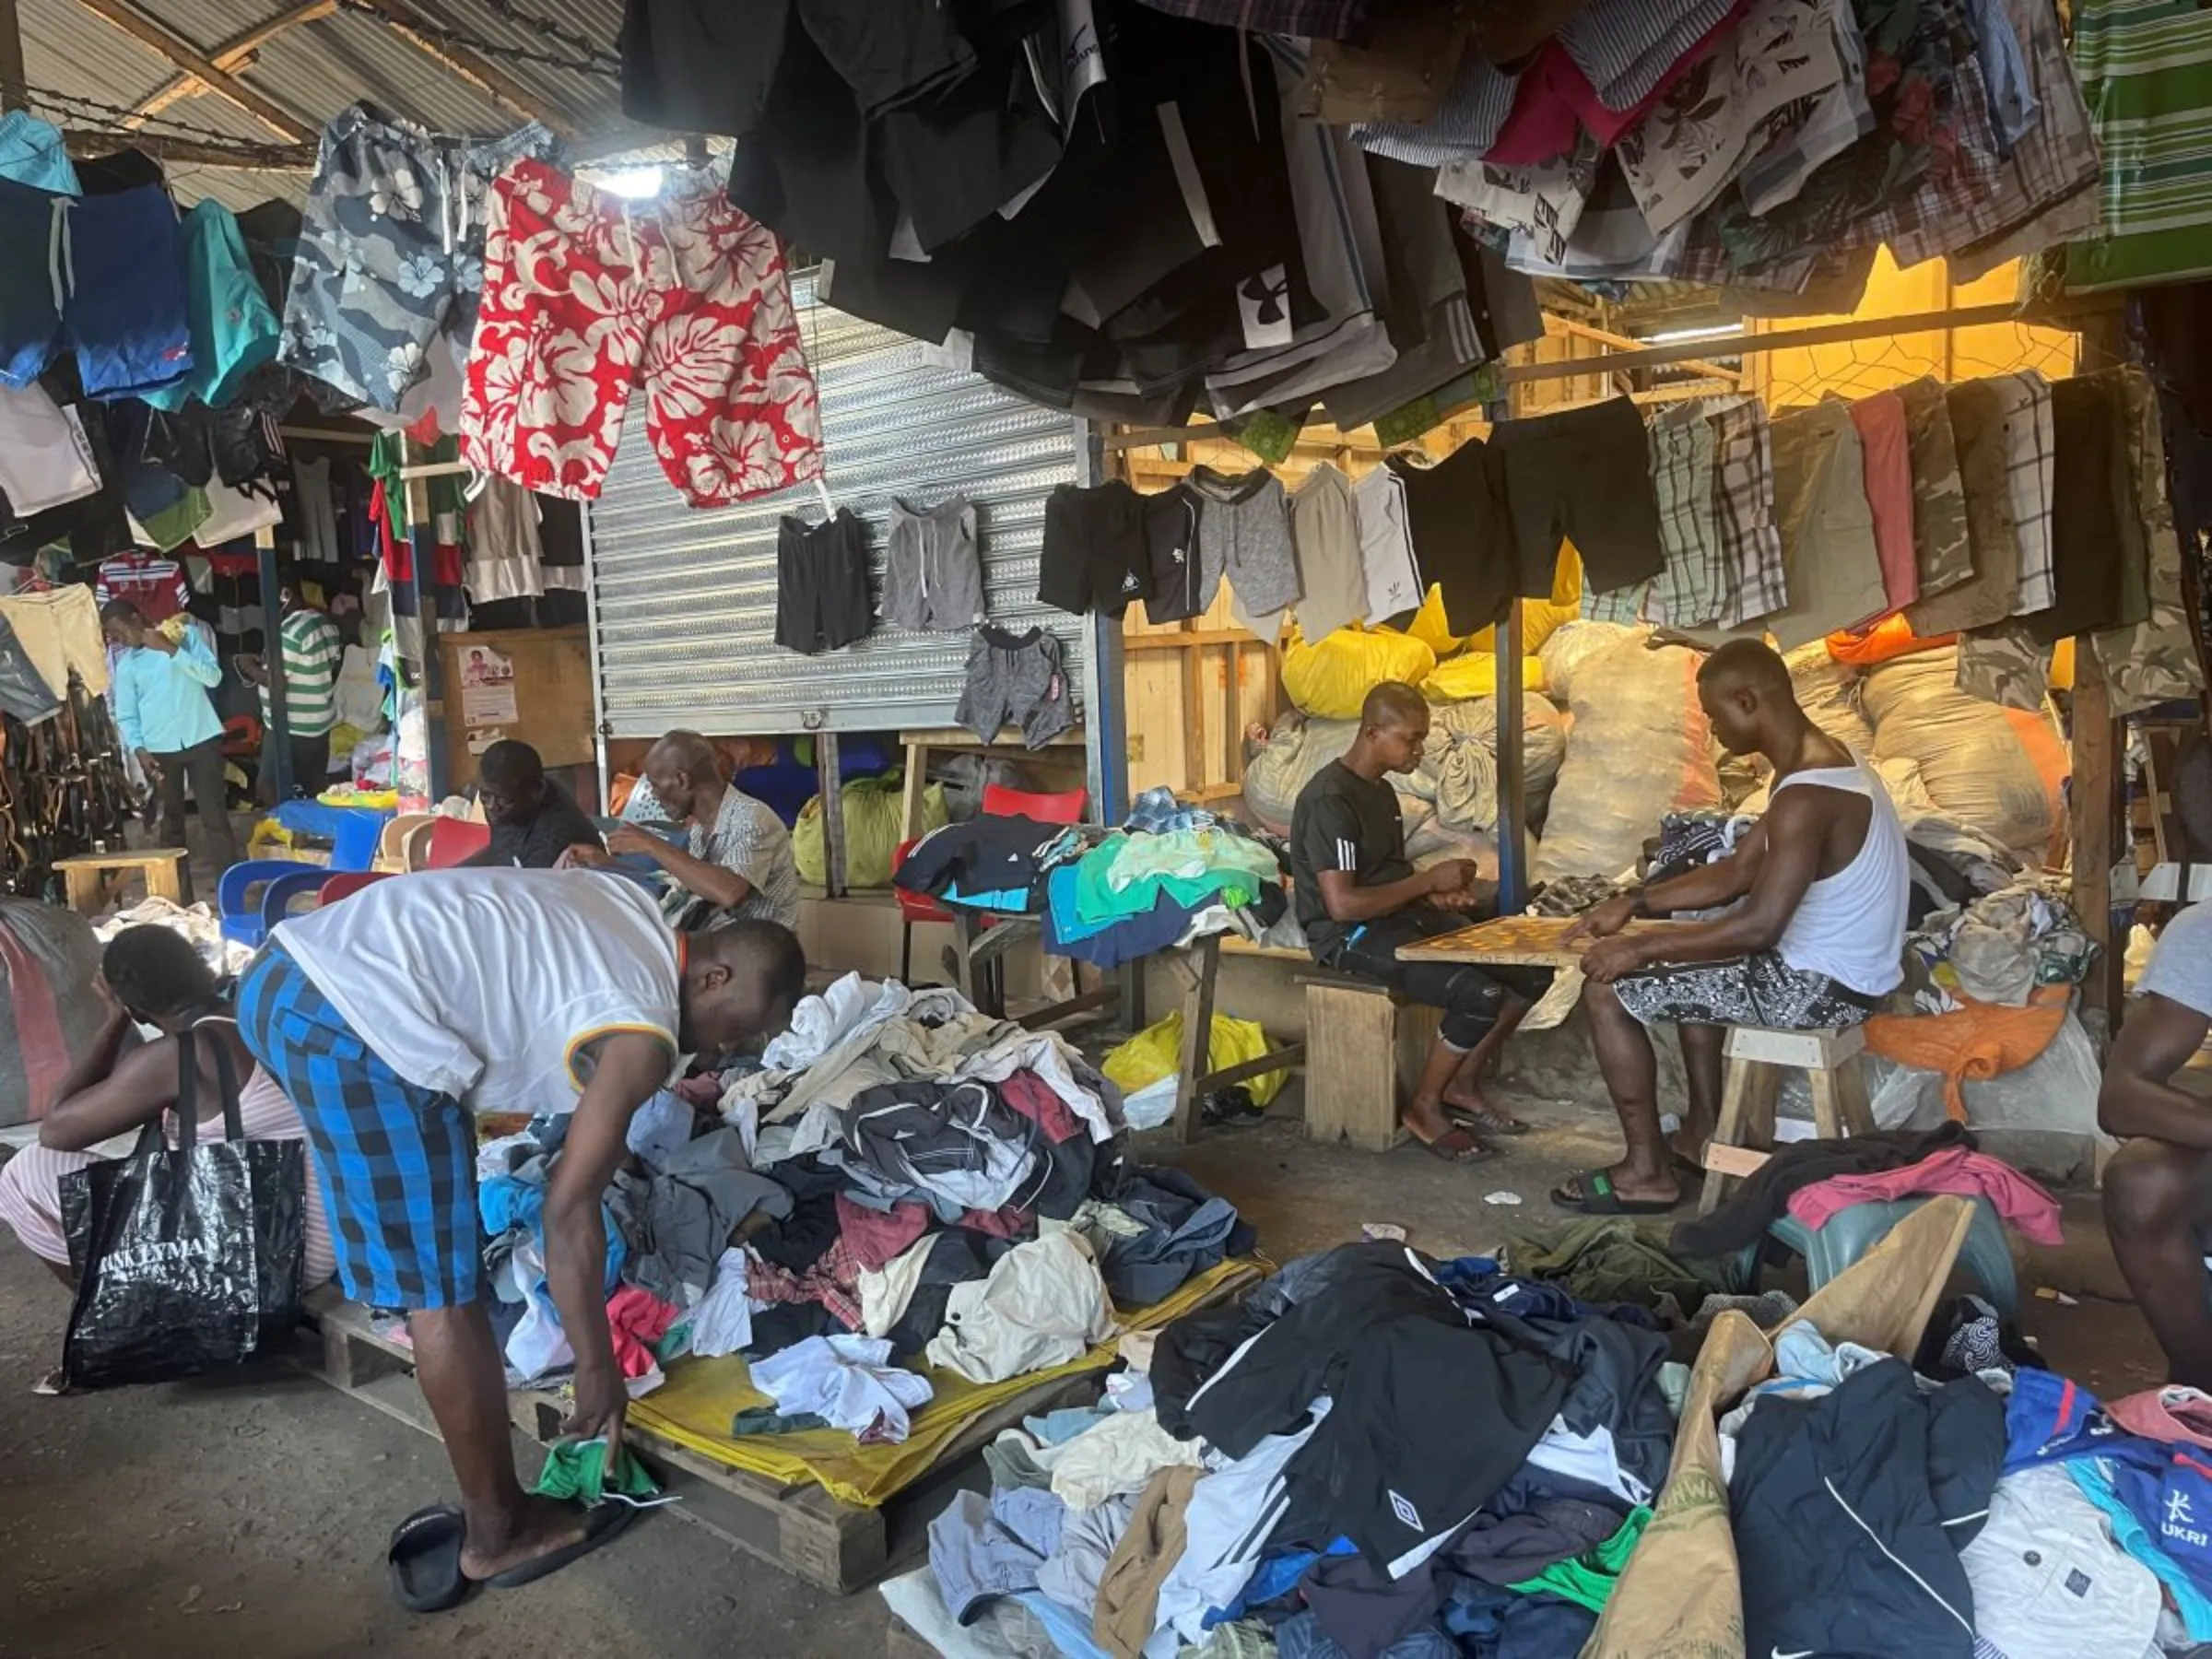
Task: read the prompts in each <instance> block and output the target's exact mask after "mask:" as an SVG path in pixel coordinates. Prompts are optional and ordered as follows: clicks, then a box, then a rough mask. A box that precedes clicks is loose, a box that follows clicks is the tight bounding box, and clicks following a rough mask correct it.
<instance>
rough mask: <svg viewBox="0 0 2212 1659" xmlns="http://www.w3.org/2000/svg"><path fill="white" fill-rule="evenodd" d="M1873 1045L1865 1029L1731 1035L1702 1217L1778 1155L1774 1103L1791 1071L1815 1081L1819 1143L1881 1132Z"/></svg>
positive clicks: (1743, 1029)
mask: <svg viewBox="0 0 2212 1659" xmlns="http://www.w3.org/2000/svg"><path fill="white" fill-rule="evenodd" d="M1865 1048H1866V1033H1865V1031H1864V1030H1861V1029H1860V1028H1859V1027H1857V1026H1852V1027H1850V1028H1848V1029H1846V1030H1840V1031H1770V1030H1764V1029H1763V1028H1761V1027H1759V1026H1736V1027H1735V1028H1734V1029H1733V1030H1730V1031H1729V1033H1728V1049H1727V1054H1728V1074H1727V1080H1726V1083H1725V1085H1724V1087H1723V1088H1722V1090H1721V1120H1720V1124H1719V1125H1718V1126H1717V1127H1716V1128H1715V1129H1714V1130H1713V1132H1712V1142H1711V1143H1710V1144H1709V1145H1708V1146H1707V1147H1706V1148H1705V1191H1704V1193H1703V1194H1702V1195H1700V1198H1699V1199H1698V1214H1700V1216H1710V1215H1712V1212H1713V1211H1714V1210H1716V1209H1718V1208H1719V1207H1720V1206H1721V1200H1722V1199H1723V1198H1724V1196H1726V1192H1725V1189H1726V1187H1727V1184H1728V1183H1729V1182H1731V1181H1733V1180H1735V1179H1736V1178H1737V1177H1739V1176H1744V1175H1748V1174H1750V1173H1751V1172H1752V1171H1754V1170H1756V1169H1758V1168H1759V1165H1760V1164H1762V1163H1764V1162H1766V1154H1768V1153H1769V1152H1771V1151H1772V1150H1773V1147H1774V1102H1775V1098H1776V1096H1777V1095H1778V1094H1779V1093H1780V1091H1781V1088H1782V1068H1783V1066H1789V1065H1794V1066H1796V1067H1798V1068H1799V1069H1801V1070H1802V1071H1804V1073H1805V1074H1806V1080H1807V1081H1808V1082H1810V1083H1811V1084H1812V1087H1813V1129H1814V1133H1815V1134H1816V1135H1818V1138H1820V1139H1822V1140H1841V1139H1843V1138H1844V1137H1845V1136H1847V1135H1871V1134H1872V1133H1874V1111H1873V1108H1872V1107H1871V1106H1870V1105H1869V1104H1868V1103H1867V1099H1866V1076H1865V1071H1864V1070H1863V1069H1862V1068H1861V1065H1860V1056H1861V1055H1862V1054H1863V1053H1865ZM1747 1148H1755V1149H1756V1151H1755V1152H1747Z"/></svg>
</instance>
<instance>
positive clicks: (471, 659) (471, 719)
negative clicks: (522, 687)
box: [461, 645, 521, 753]
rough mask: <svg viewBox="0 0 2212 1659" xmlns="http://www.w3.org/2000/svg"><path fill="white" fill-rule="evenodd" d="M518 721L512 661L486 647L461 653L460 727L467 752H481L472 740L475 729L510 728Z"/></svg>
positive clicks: (477, 646) (481, 646) (476, 646)
mask: <svg viewBox="0 0 2212 1659" xmlns="http://www.w3.org/2000/svg"><path fill="white" fill-rule="evenodd" d="M520 718H521V714H520V712H518V710H517V709H516V707H515V698H514V659H513V658H512V657H511V656H509V655H508V654H507V653H505V652H503V651H497V650H494V649H493V648H492V647H491V646H488V645H471V646H470V647H469V648H468V649H467V650H466V651H465V652H463V653H461V724H463V725H464V726H466V727H467V728H468V729H469V732H470V735H471V742H470V744H469V748H470V750H471V752H472V753H481V752H482V750H481V749H480V748H479V747H477V744H476V742H475V741H474V735H475V734H476V732H477V730H478V729H479V728H482V727H485V726H508V725H512V724H515V722H516V721H517V720H519V719H520Z"/></svg>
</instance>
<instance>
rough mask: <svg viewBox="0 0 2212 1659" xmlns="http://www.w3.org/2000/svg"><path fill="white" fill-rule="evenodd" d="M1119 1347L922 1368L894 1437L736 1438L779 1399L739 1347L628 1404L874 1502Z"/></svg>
mask: <svg viewBox="0 0 2212 1659" xmlns="http://www.w3.org/2000/svg"><path fill="white" fill-rule="evenodd" d="M1262 1272H1263V1269H1262V1268H1261V1266H1260V1265H1258V1264H1257V1263H1254V1262H1250V1261H1243V1262H1224V1263H1223V1264H1222V1265H1220V1266H1218V1267H1216V1268H1215V1269H1213V1270H1212V1271H1211V1272H1210V1273H1202V1274H1200V1275H1199V1276H1198V1277H1196V1278H1194V1279H1193V1280H1192V1281H1191V1282H1190V1283H1189V1284H1187V1285H1185V1286H1183V1288H1182V1289H1180V1290H1178V1291H1177V1292H1176V1293H1175V1294H1174V1295H1172V1296H1171V1297H1169V1298H1168V1299H1167V1300H1165V1301H1159V1302H1155V1303H1154V1304H1153V1305H1152V1306H1151V1307H1149V1308H1144V1309H1140V1310H1138V1311H1137V1312H1134V1313H1126V1314H1124V1315H1122V1323H1123V1324H1124V1326H1125V1327H1126V1328H1127V1329H1129V1330H1132V1331H1149V1330H1157V1329H1158V1328H1159V1327H1160V1326H1161V1325H1164V1324H1170V1323H1171V1322H1172V1321H1174V1320H1177V1319H1181V1318H1182V1316H1183V1315H1184V1314H1185V1313H1189V1312H1193V1311H1194V1310H1195V1309H1198V1308H1200V1307H1203V1306H1205V1305H1206V1303H1207V1302H1210V1301H1215V1300H1219V1298H1220V1297H1221V1296H1222V1295H1223V1294H1224V1293H1225V1292H1226V1291H1227V1290H1229V1289H1230V1288H1235V1287H1236V1286H1238V1285H1239V1284H1245V1283H1257V1282H1258V1280H1259V1279H1260V1277H1261V1275H1262ZM1114 1349H1115V1345H1114V1344H1113V1343H1112V1342H1107V1343H1104V1344H1102V1345H1101V1346H1100V1347H1095V1348H1093V1349H1091V1350H1090V1352H1089V1353H1088V1354H1086V1355H1084V1356H1083V1358H1082V1359H1077V1360H1073V1361H1071V1362H1069V1363H1068V1364H1066V1365H1063V1366H1061V1367H1059V1368H1058V1369H1057V1370H1054V1371H1032V1372H1030V1374H1029V1375H1028V1376H1025V1377H1015V1378H1012V1379H1010V1380H1009V1381H1007V1382H989V1383H978V1382H969V1381H968V1380H967V1379H966V1378H964V1377H961V1376H960V1375H959V1374H958V1373H957V1372H953V1371H940V1370H938V1369H937V1368H936V1367H935V1366H923V1367H920V1368H919V1369H920V1371H921V1372H922V1374H923V1375H924V1376H925V1377H927V1378H928V1379H929V1381H930V1384H931V1386H933V1387H934V1388H935V1390H936V1396H935V1398H934V1399H932V1400H931V1401H930V1403H929V1404H928V1405H926V1406H923V1407H922V1409H921V1410H919V1411H917V1412H915V1413H914V1415H913V1425H912V1430H911V1431H910V1432H909V1434H908V1435H907V1438H906V1439H905V1440H904V1441H902V1442H900V1444H898V1445H895V1446H864V1445H862V1444H860V1443H859V1442H858V1441H855V1440H854V1439H853V1436H852V1434H851V1433H850V1432H848V1431H846V1430H832V1429H818V1430H812V1431H810V1432H808V1433H805V1434H765V1435H748V1436H747V1437H746V1438H745V1439H743V1440H732V1439H731V1438H730V1419H731V1418H734V1417H735V1416H736V1415H737V1413H739V1412H740V1411H749V1410H752V1409H753V1408H755V1407H757V1406H773V1405H774V1404H775V1402H774V1401H773V1400H771V1399H770V1398H769V1397H768V1396H767V1395H766V1394H762V1393H761V1392H760V1391H759V1389H757V1388H755V1387H754V1386H753V1381H752V1372H751V1371H750V1369H749V1368H748V1367H747V1365H746V1363H745V1361H744V1360H743V1359H739V1358H738V1357H737V1356H736V1355H735V1354H732V1355H730V1356H728V1357H727V1358H724V1359H679V1360H677V1361H676V1362H675V1363H674V1364H672V1365H671V1366H669V1368H668V1381H667V1382H665V1383H663V1384H662V1385H661V1386H660V1387H659V1388H656V1389H655V1390H653V1393H652V1394H649V1395H648V1396H646V1397H645V1398H644V1399H642V1400H640V1401H639V1402H638V1403H637V1404H636V1405H634V1406H631V1407H630V1408H629V1423H630V1425H631V1426H632V1427H634V1428H636V1429H639V1430H643V1431H644V1432H645V1433H647V1434H650V1435H654V1436H657V1437H659V1438H660V1439H662V1440H665V1441H670V1442H671V1443H673V1444H675V1445H678V1446H681V1447H683V1448H685V1449H686V1450H687V1451H690V1452H695V1453H699V1455H700V1456H701V1457H710V1458H712V1459H713V1460H714V1461H715V1462H716V1463H719V1464H724V1465H728V1466H729V1467H730V1468H733V1469H744V1470H747V1471H748V1472H749V1473H751V1474H755V1475H759V1476H763V1477H766V1478H768V1479H770V1480H775V1481H782V1482H783V1483H784V1484H786V1485H795V1484H798V1483H801V1482H804V1481H807V1480H813V1481H817V1482H818V1483H820V1485H821V1486H822V1488H824V1489H825V1490H827V1491H828V1492H829V1494H830V1496H831V1497H832V1498H836V1499H838V1500H841V1501H842V1502H845V1503H856V1504H861V1505H864V1506H865V1507H867V1508H871V1509H872V1508H874V1507H875V1506H876V1505H877V1504H880V1503H882V1502H884V1501H885V1500H888V1499H889V1498H892V1497H894V1496H896V1495H897V1494H898V1492H899V1491H900V1489H901V1488H905V1487H908V1486H911V1485H912V1484H913V1483H914V1482H915V1481H916V1480H919V1479H920V1478H921V1477H923V1476H924V1475H926V1474H927V1473H929V1471H930V1470H931V1469H932V1468H933V1467H935V1465H936V1462H937V1458H938V1456H939V1454H940V1453H943V1451H944V1450H945V1448H946V1447H947V1446H948V1445H950V1444H951V1443H952V1442H953V1441H955V1440H956V1439H958V1438H959V1435H960V1432H961V1431H962V1430H965V1429H966V1428H967V1427H968V1426H969V1425H970V1424H971V1423H972V1422H974V1421H975V1419H976V1418H979V1417H982V1415H983V1413H985V1412H987V1411H989V1410H991V1409H992V1408H993V1407H994V1406H1001V1405H1003V1404H1005V1403H1006V1401H1008V1400H1011V1399H1015V1398H1017V1397H1018V1396H1019V1395H1020V1394H1024V1393H1026V1392H1027V1391H1028V1390H1030V1389H1032V1388H1034V1387H1036V1386H1037V1385H1038V1384H1039V1383H1041V1382H1058V1381H1059V1380H1060V1379H1062V1378H1064V1377H1073V1376H1077V1375H1079V1374H1080V1373H1082V1372H1084V1371H1100V1370H1102V1369H1104V1368H1105V1367H1106V1366H1108V1365H1111V1364H1112V1362H1113V1359H1114Z"/></svg>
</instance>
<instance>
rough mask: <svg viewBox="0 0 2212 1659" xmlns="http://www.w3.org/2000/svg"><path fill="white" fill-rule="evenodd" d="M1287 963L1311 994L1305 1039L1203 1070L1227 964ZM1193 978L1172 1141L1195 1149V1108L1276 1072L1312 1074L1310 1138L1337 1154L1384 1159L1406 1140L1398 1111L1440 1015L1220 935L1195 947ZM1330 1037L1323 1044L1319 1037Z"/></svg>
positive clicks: (1299, 956)
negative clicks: (1344, 1149)
mask: <svg viewBox="0 0 2212 1659" xmlns="http://www.w3.org/2000/svg"><path fill="white" fill-rule="evenodd" d="M1224 955H1227V956H1232V957H1245V958H1253V959H1258V960H1261V961H1268V962H1280V963H1283V964H1285V965H1286V966H1288V967H1290V968H1291V969H1293V970H1294V976H1295V978H1296V981H1297V982H1298V983H1299V984H1300V986H1302V987H1303V988H1304V991H1305V1000H1306V1040H1305V1041H1303V1042H1294V1043H1289V1044H1287V1045H1286V1046H1284V1047H1282V1048H1279V1049H1275V1050H1273V1051H1271V1052H1270V1053H1265V1054H1262V1055H1261V1056H1259V1057H1258V1058H1257V1059H1254V1060H1248V1061H1245V1062H1244V1063H1243V1064H1241V1065H1231V1066H1225V1067H1223V1068H1222V1069H1221V1070H1219V1071H1218V1072H1208V1071H1206V1070H1205V1069H1204V1068H1205V1065H1206V1050H1205V1049H1204V1048H1202V1047H1200V1046H1199V1045H1200V1043H1201V1042H1202V1041H1205V1038H1204V1037H1202V1036H1201V1035H1200V1033H1210V1032H1211V1030H1212V1027H1213V1017H1214V1005H1215V1003H1216V1001H1217V1000H1218V992H1217V986H1218V979H1219V975H1220V968H1221V958H1222V957H1223V956H1224ZM1193 959H1194V960H1193V970H1194V973H1195V975H1196V979H1195V982H1194V984H1193V985H1192V987H1191V990H1190V992H1189V994H1188V995H1187V996H1186V997H1185V998H1184V1002H1183V1011H1182V1067H1181V1071H1180V1072H1179V1074H1178V1077H1179V1080H1178V1083H1177V1086H1176V1091H1175V1133H1176V1135H1177V1136H1178V1138H1180V1139H1182V1140H1186V1141H1187V1140H1189V1139H1190V1138H1191V1137H1192V1135H1194V1133H1195V1130H1196V1127H1197V1118H1198V1102H1199V1101H1200V1100H1204V1099H1205V1098H1206V1096H1207V1095H1208V1094H1211V1093H1212V1092H1213V1091H1214V1090H1215V1089H1218V1088H1229V1087H1230V1086H1231V1085H1232V1084H1236V1083H1241V1082H1245V1081H1247V1080H1248V1079H1250V1078H1253V1077H1263V1076H1265V1074H1267V1073H1269V1072H1273V1071H1288V1070H1290V1069H1292V1068H1294V1067H1295V1068H1300V1069H1302V1070H1303V1071H1304V1072H1305V1074H1306V1137H1307V1138H1308V1139H1309V1140H1315V1141H1320V1142H1323V1143H1324V1144H1325V1145H1330V1146H1334V1145H1336V1144H1337V1143H1339V1142H1342V1143H1344V1144H1347V1145H1349V1146H1353V1147H1359V1149H1360V1150H1362V1151H1367V1152H1387V1151H1389V1150H1390V1149H1391V1148H1392V1147H1394V1146H1396V1145H1397V1144H1398V1143H1399V1142H1400V1141H1401V1140H1403V1139H1405V1137H1406V1130H1405V1126H1404V1125H1403V1124H1400V1123H1399V1122H1398V1102H1399V1100H1401V1099H1402V1098H1403V1095H1404V1093H1405V1092H1406V1091H1410V1089H1411V1088H1412V1087H1413V1084H1414V1081H1415V1079H1416V1078H1417V1077H1418V1075H1419V1072H1420V1067H1421V1064H1422V1062H1423V1060H1424V1059H1425V1058H1426V1057H1427V1055H1428V1053H1429V1046H1430V1043H1432V1042H1433V1041H1435V1040H1436V1027H1437V1020H1438V1018H1440V1017H1439V1015H1438V1013H1437V1011H1436V1010H1435V1009H1433V1008H1424V1007H1421V1006H1419V1005H1418V1004H1413V1003H1407V1002H1406V1001H1404V1000H1403V999H1401V998H1400V997H1399V996H1398V995H1397V994H1395V993H1394V992H1392V991H1391V990H1389V989H1388V988H1387V987H1385V986H1382V985H1378V984H1376V983H1374V982H1372V981H1371V980H1363V979H1357V978H1354V977H1353V976H1351V975H1349V974H1343V973H1334V972H1331V971H1329V970H1327V969H1325V968H1322V967H1320V966H1318V965H1317V964H1316V963H1315V962H1314V960H1313V959H1312V957H1311V956H1309V955H1308V954H1307V953H1306V952H1305V951H1302V950H1293V949H1289V948H1287V947H1282V946H1278V945H1254V944H1253V942H1252V941H1251V940H1249V939H1244V938H1241V937H1239V936H1238V935H1234V934H1220V935H1215V936H1213V937H1212V938H1208V939H1203V940H1201V941H1200V942H1199V943H1198V944H1197V945H1196V946H1195V947H1193ZM1324 1031H1325V1032H1326V1033H1327V1040H1326V1041H1315V1035H1316V1033H1318V1032H1324Z"/></svg>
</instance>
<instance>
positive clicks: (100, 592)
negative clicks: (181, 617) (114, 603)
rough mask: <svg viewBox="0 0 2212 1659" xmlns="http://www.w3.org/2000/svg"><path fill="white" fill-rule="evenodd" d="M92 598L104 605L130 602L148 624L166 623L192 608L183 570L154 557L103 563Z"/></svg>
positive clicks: (122, 555)
mask: <svg viewBox="0 0 2212 1659" xmlns="http://www.w3.org/2000/svg"><path fill="white" fill-rule="evenodd" d="M92 596H93V598H95V599H97V600H98V601H99V602H100V604H101V605H103V606H104V605H106V604H107V603H108V602H109V601H110V600H113V599H127V600H129V601H130V602H131V603H132V604H133V605H135V606H137V607H138V614H139V615H140V616H142V617H144V618H146V619H147V621H148V622H155V623H160V622H166V621H168V620H169V619H170V618H171V617H173V616H175V615H176V614H177V613H178V612H179V611H182V610H183V609H185V608H186V607H188V606H190V605H191V604H192V588H191V585H190V584H189V583H188V582H185V580H184V567H183V566H182V565H181V564H179V563H178V562H177V561H176V560H175V559H165V558H163V557H161V556H160V555H159V554H155V553H118V554H117V555H115V557H114V558H112V559H101V560H100V571H99V574H98V575H97V576H95V577H94V578H93V582H92Z"/></svg>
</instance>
